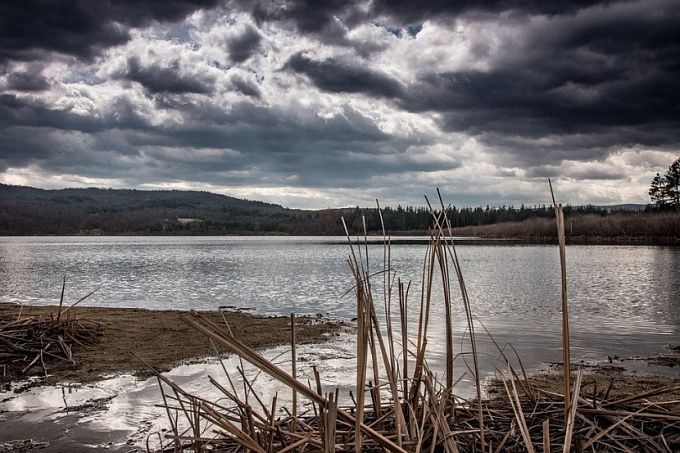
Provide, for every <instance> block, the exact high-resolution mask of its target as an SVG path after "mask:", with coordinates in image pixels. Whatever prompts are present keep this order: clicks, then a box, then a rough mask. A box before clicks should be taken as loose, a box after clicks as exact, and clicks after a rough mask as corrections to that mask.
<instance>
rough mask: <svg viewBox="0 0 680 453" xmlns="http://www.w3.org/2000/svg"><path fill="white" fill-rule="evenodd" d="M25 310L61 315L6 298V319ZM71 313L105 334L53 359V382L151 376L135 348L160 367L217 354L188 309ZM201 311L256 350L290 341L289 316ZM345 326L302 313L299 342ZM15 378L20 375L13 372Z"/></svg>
mask: <svg viewBox="0 0 680 453" xmlns="http://www.w3.org/2000/svg"><path fill="white" fill-rule="evenodd" d="M20 310H21V315H22V316H35V317H49V316H51V315H55V316H56V313H57V310H58V307H56V306H24V307H23V308H21V307H20V306H19V305H16V304H8V303H0V323H3V322H7V321H8V320H14V319H16V318H17V316H18V315H19V312H20ZM71 312H72V313H71V315H72V316H76V317H77V318H78V319H82V320H87V321H90V322H93V323H96V324H97V325H99V326H100V328H99V333H98V335H97V339H96V340H95V341H94V342H93V343H92V344H90V345H74V347H73V358H74V360H75V362H76V364H75V365H73V364H72V363H68V362H60V363H52V364H51V366H50V367H49V369H48V372H49V377H48V379H47V383H48V384H53V383H56V382H60V381H77V382H83V383H86V382H93V381H96V380H99V379H101V378H102V377H104V376H107V375H112V374H116V373H133V374H136V375H138V376H140V377H143V376H148V375H150V374H151V370H149V368H148V367H146V366H145V365H144V364H143V363H142V362H140V361H139V360H138V359H137V358H136V357H135V356H134V355H133V353H134V354H136V355H137V356H139V357H140V358H141V359H143V360H144V361H146V362H148V363H149V364H150V365H151V366H153V367H154V368H156V369H158V370H160V371H167V370H169V369H171V368H172V367H174V366H176V365H179V364H182V363H187V362H193V361H197V360H200V359H202V358H205V357H208V356H215V355H216V351H215V349H214V347H213V345H212V344H211V342H210V340H208V338H207V337H206V336H204V335H203V334H201V333H200V332H198V331H196V330H195V329H194V328H193V327H190V326H189V325H187V324H186V323H184V322H183V321H182V316H183V315H185V314H186V313H187V312H186V311H181V310H146V309H139V308H105V307H75V308H73V310H71ZM200 315H201V316H203V317H205V318H206V319H209V320H211V321H213V322H215V323H218V324H222V325H225V320H226V321H227V322H228V323H229V326H230V328H231V330H232V332H233V334H234V335H235V336H236V337H237V338H238V339H240V340H241V341H242V342H244V343H245V344H247V345H248V346H250V347H253V348H256V349H263V348H268V347H273V346H278V345H281V344H287V343H289V342H290V337H291V326H290V317H288V316H258V315H254V314H250V313H244V312H239V311H218V310H215V311H201V312H200ZM343 327H344V324H343V323H341V322H334V321H329V320H323V319H319V318H317V317H311V316H305V317H296V339H297V344H304V343H319V342H323V341H325V340H326V339H328V338H330V337H332V336H333V335H334V334H335V333H337V332H339V330H340V329H342V328H343ZM225 329H226V325H225ZM218 350H219V349H218ZM220 351H221V350H220ZM221 352H222V351H221ZM33 374H35V373H33ZM12 377H20V376H11V375H10V376H8V378H12ZM0 379H2V377H0Z"/></svg>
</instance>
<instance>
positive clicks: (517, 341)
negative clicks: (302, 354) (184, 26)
mask: <svg viewBox="0 0 680 453" xmlns="http://www.w3.org/2000/svg"><path fill="white" fill-rule="evenodd" d="M414 242H417V241H408V243H403V244H402V243H397V244H394V245H392V248H391V259H392V267H393V268H394V269H395V271H396V275H397V276H398V277H400V278H401V279H402V281H408V280H412V281H413V284H412V287H411V291H410V297H409V301H410V306H411V307H413V310H411V313H412V320H411V326H413V325H414V324H415V320H416V314H415V313H416V310H415V309H416V308H417V305H418V303H419V300H420V278H421V269H422V265H423V258H424V256H425V249H426V246H425V244H424V243H422V244H419V243H414ZM457 250H458V255H459V258H460V260H461V266H462V270H463V275H464V277H465V280H466V284H467V287H468V293H469V296H470V300H471V304H472V309H473V313H474V314H475V316H476V317H477V319H478V320H479V321H480V322H483V323H484V325H485V326H486V327H487V328H488V329H489V331H490V332H491V333H492V334H493V335H494V337H495V338H496V340H497V341H498V342H499V343H501V344H504V343H505V342H508V341H511V342H512V343H513V344H514V345H515V346H516V347H517V348H518V349H519V350H520V353H521V354H522V356H523V360H524V361H525V363H526V364H528V365H529V366H536V365H537V364H539V363H542V362H544V361H559V360H560V359H561V353H560V341H561V340H560V339H561V337H560V325H561V324H560V320H561V315H560V280H559V278H560V277H559V253H558V249H557V247H556V246H536V245H462V246H459V247H457ZM349 253H350V249H349V246H348V245H347V242H346V239H344V238H340V237H337V238H334V237H330V238H329V237H2V238H0V282H1V285H0V302H19V303H27V304H55V303H57V302H58V298H59V293H60V290H61V281H62V278H63V276H64V275H66V277H67V284H66V303H67V304H68V303H72V302H74V301H76V300H77V299H78V298H80V297H81V296H83V295H85V294H86V293H88V292H89V291H91V290H92V289H95V288H99V291H98V292H97V293H96V294H95V295H93V296H92V297H91V298H90V299H88V300H87V301H86V302H84V304H85V305H99V306H110V307H143V308H158V309H189V308H194V309H212V308H217V307H219V306H236V307H242V308H252V309H254V312H255V313H259V314H288V313H290V312H295V313H298V314H324V315H330V316H333V317H337V318H344V319H348V320H349V319H351V318H353V317H354V316H355V310H356V308H355V300H354V294H353V292H352V291H351V290H352V285H353V280H352V276H351V273H350V271H349V268H348V266H347V262H346V259H347V257H348V255H349ZM369 256H370V257H371V266H372V271H378V270H380V269H381V268H382V263H381V260H382V256H383V249H382V245H380V244H375V245H371V246H369ZM567 266H568V270H567V272H568V279H569V304H570V305H569V306H570V319H571V332H572V348H573V350H572V357H573V358H574V359H576V360H578V359H583V360H593V361H597V360H603V359H606V357H607V355H612V356H613V355H620V356H622V357H631V356H636V355H645V354H651V353H656V352H662V350H663V349H664V347H665V346H666V345H668V344H669V343H680V248H678V247H656V246H569V247H568V248H567ZM374 286H376V287H380V286H382V277H381V276H376V277H375V278H374ZM456 291H457V286H455V285H454V295H455V296H456V298H455V299H454V300H455V303H456V307H458V309H457V310H456V315H455V320H456V327H457V328H456V340H457V344H458V345H461V346H457V347H467V346H466V345H465V341H466V340H465V336H464V333H465V332H464V327H465V326H464V317H463V313H462V307H461V304H460V298H459V297H458V296H459V293H457V292H456ZM376 300H377V301H380V302H381V301H382V296H381V295H379V294H378V295H377V296H376ZM395 303H396V302H395ZM434 304H435V305H434V306H433V314H434V315H435V316H433V319H435V322H434V323H433V327H432V329H433V330H432V331H431V336H432V338H431V339H430V343H429V344H430V348H431V351H432V352H433V353H434V354H441V353H442V352H443V341H438V339H439V340H440V339H441V338H442V337H443V326H441V325H439V324H441V323H439V324H438V323H437V322H438V321H440V320H441V316H438V315H440V314H442V313H443V307H442V303H441V301H440V298H437V299H435V302H434ZM477 330H478V334H479V335H480V344H481V347H482V350H483V351H485V352H486V353H488V354H489V361H491V362H493V360H492V359H493V357H494V354H495V352H494V351H493V347H492V344H491V342H490V341H489V340H488V338H486V337H485V335H483V332H482V330H481V327H479V328H478V329H477ZM491 362H490V363H491ZM487 365H488V364H487Z"/></svg>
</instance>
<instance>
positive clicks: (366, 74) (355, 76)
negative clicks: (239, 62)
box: [284, 53, 402, 98]
mask: <svg viewBox="0 0 680 453" xmlns="http://www.w3.org/2000/svg"><path fill="white" fill-rule="evenodd" d="M284 69H287V70H289V71H292V72H296V73H298V74H304V75H305V76H307V77H308V78H309V79H310V80H311V81H312V83H313V84H314V85H316V86H317V87H319V88H320V89H322V90H324V91H329V92H332V93H364V94H367V95H371V96H376V97H388V98H392V97H398V96H400V95H402V86H401V84H400V83H399V81H398V80H396V79H393V78H392V77H390V76H388V75H386V74H382V73H380V72H377V71H372V70H370V69H366V68H364V67H363V66H359V65H356V64H352V63H345V62H340V61H338V60H335V59H326V60H323V61H314V60H311V59H309V58H308V57H306V56H305V55H303V54H301V53H298V54H295V55H293V56H292V57H291V58H290V59H289V60H288V62H286V64H285V66H284Z"/></svg>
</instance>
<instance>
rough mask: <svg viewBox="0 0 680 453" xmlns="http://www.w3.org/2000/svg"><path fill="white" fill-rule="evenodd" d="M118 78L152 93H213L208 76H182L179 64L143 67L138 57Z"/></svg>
mask: <svg viewBox="0 0 680 453" xmlns="http://www.w3.org/2000/svg"><path fill="white" fill-rule="evenodd" d="M116 77H119V78H123V79H127V80H130V81H132V82H137V83H139V84H141V85H142V86H143V87H144V88H146V90H148V91H149V92H150V93H174V94H181V93H199V94H208V93H210V92H212V89H213V87H212V85H213V83H214V81H213V80H212V79H211V78H210V77H207V76H195V75H191V76H189V75H181V74H180V67H179V63H178V62H175V63H173V64H171V65H170V66H168V67H160V66H154V65H152V66H143V65H142V63H141V62H140V60H139V58H137V57H130V58H128V60H127V67H126V69H125V72H123V73H120V74H117V75H116Z"/></svg>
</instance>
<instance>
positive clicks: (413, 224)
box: [0, 184, 640, 235]
mask: <svg viewBox="0 0 680 453" xmlns="http://www.w3.org/2000/svg"><path fill="white" fill-rule="evenodd" d="M620 208H621V209H626V210H630V209H631V208H640V207H639V206H632V207H631V206H627V207H626V206H621V207H620ZM614 211H615V210H614ZM382 213H383V218H384V222H385V227H386V229H387V231H388V232H390V233H398V232H404V233H409V232H411V233H413V232H424V231H427V228H428V227H429V225H430V224H431V214H430V212H429V210H428V209H426V208H423V207H405V208H404V207H401V206H398V207H396V208H393V207H387V208H384V209H383V211H382ZM565 214H566V216H567V217H570V216H575V215H591V216H608V215H612V208H611V207H610V208H601V207H595V206H580V207H570V206H567V207H566V208H565ZM448 215H449V219H450V220H451V222H452V225H453V226H454V227H456V228H463V227H479V226H484V225H492V224H498V223H504V222H515V223H517V222H519V223H522V222H525V221H527V220H530V219H536V218H541V219H550V218H552V217H553V215H554V214H553V211H552V208H550V207H549V206H543V205H541V206H532V207H526V206H520V207H513V206H501V207H489V206H487V207H475V208H470V207H463V208H458V207H455V206H450V207H448ZM362 216H365V217H366V221H367V224H368V229H369V230H370V231H372V232H377V231H379V230H380V218H379V216H378V212H377V210H376V209H371V208H359V207H356V208H341V209H325V210H314V211H313V210H300V209H287V208H284V207H282V206H279V205H275V204H269V203H263V202H259V201H248V200H241V199H237V198H232V197H228V196H225V195H218V194H214V193H209V192H196V191H177V190H172V191H165V190H150V191H146V190H128V189H123V190H114V189H92V188H91V189H62V190H43V189H35V188H31V187H23V186H11V185H3V184H0V235H40V234H45V235H68V234H108V235H117V234H195V235H200V234H204V235H219V234H243V235H249V234H290V235H294V234H295V235H341V234H343V229H342V224H341V221H340V218H341V217H344V218H345V220H346V222H347V224H348V226H349V227H350V228H351V229H352V230H354V231H357V230H359V229H360V227H361V222H362V220H361V219H362Z"/></svg>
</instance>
